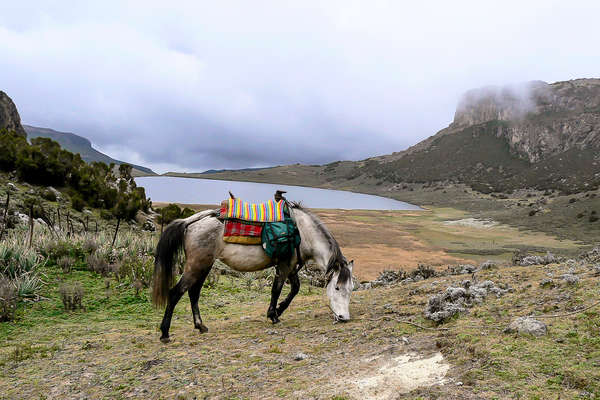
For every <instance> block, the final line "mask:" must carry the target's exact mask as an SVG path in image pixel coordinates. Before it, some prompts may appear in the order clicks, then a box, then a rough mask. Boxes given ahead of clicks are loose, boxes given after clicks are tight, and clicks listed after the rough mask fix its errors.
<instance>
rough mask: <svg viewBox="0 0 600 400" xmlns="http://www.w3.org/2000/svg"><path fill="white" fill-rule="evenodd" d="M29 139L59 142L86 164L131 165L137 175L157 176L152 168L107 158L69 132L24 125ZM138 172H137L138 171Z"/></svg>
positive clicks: (86, 140)
mask: <svg viewBox="0 0 600 400" xmlns="http://www.w3.org/2000/svg"><path fill="white" fill-rule="evenodd" d="M23 127H24V128H25V131H26V132H27V135H28V137H29V138H35V137H46V138H50V139H52V140H55V141H57V142H58V143H59V144H60V145H61V147H62V148H64V149H66V150H69V151H70V152H72V153H79V154H80V155H81V158H82V159H83V160H84V161H86V162H93V161H100V162H103V163H106V164H110V163H115V164H117V165H118V164H125V163H126V164H130V165H131V166H132V167H133V168H134V172H135V173H136V176H137V175H155V172H154V171H152V170H151V169H150V168H146V167H142V166H140V165H134V164H131V163H128V162H126V161H119V160H115V159H114V158H111V157H110V156H107V155H106V154H104V153H101V152H99V151H98V150H96V149H94V148H93V147H92V143H91V142H90V141H89V140H88V139H86V138H84V137H82V136H79V135H76V134H74V133H69V132H59V131H55V130H53V129H48V128H38V127H35V126H29V125H23ZM136 170H137V171H136Z"/></svg>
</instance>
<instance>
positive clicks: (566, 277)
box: [561, 274, 579, 285]
mask: <svg viewBox="0 0 600 400" xmlns="http://www.w3.org/2000/svg"><path fill="white" fill-rule="evenodd" d="M561 278H562V279H563V281H565V282H567V284H569V285H575V284H577V283H578V282H579V277H578V276H577V275H573V274H563V275H561Z"/></svg>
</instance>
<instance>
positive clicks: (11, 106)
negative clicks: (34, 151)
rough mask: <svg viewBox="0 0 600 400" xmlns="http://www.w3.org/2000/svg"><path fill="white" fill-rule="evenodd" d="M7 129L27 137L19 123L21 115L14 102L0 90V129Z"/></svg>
mask: <svg viewBox="0 0 600 400" xmlns="http://www.w3.org/2000/svg"><path fill="white" fill-rule="evenodd" d="M5 128H6V129H7V130H9V131H13V132H16V133H17V134H19V135H21V136H23V137H27V133H25V129H23V126H22V125H21V117H20V116H19V112H18V111H17V107H16V106H15V103H13V101H12V99H11V98H10V97H8V95H7V94H6V93H4V92H3V91H1V90H0V129H5Z"/></svg>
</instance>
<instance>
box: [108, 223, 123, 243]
mask: <svg viewBox="0 0 600 400" xmlns="http://www.w3.org/2000/svg"><path fill="white" fill-rule="evenodd" d="M120 224H121V218H117V227H116V228H115V236H113V240H112V244H111V245H110V248H111V249H112V248H113V247H115V240H117V232H119V225H120Z"/></svg>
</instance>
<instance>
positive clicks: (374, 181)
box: [170, 79, 600, 195]
mask: <svg viewBox="0 0 600 400" xmlns="http://www.w3.org/2000/svg"><path fill="white" fill-rule="evenodd" d="M170 175H176V176H196V177H202V178H206V179H231V180H243V181H255V182H267V183H280V184H291V185H307V186H319V187H327V188H338V189H346V190H357V191H363V192H370V193H389V195H392V193H394V191H395V190H396V189H394V188H398V187H403V186H404V184H411V183H423V184H427V183H434V182H440V183H443V182H448V183H451V182H455V183H464V184H468V185H470V186H471V187H472V188H474V189H476V190H478V191H481V192H486V193H489V192H493V191H497V192H501V191H507V192H511V191H513V190H515V189H521V188H536V189H540V190H547V189H557V190H560V191H562V192H563V193H575V192H582V191H587V190H592V189H597V188H598V187H599V186H600V79H577V80H572V81H565V82H556V83H552V84H548V83H545V82H542V81H533V82H528V83H525V84H520V85H512V86H506V87H485V88H481V89H475V90H471V91H469V92H467V93H466V94H465V95H464V96H463V97H462V99H461V100H460V102H459V104H458V107H457V109H456V112H455V115H454V120H453V122H452V123H451V124H450V125H449V126H448V127H446V128H444V129H442V130H440V131H439V132H437V133H436V134H435V135H433V136H431V137H429V138H427V139H425V140H423V141H422V142H420V143H418V144H416V145H414V146H412V147H410V148H408V149H406V150H404V151H401V152H396V153H392V154H388V155H382V156H377V157H372V158H369V159H366V160H362V161H336V162H332V163H329V164H326V165H320V166H319V165H310V166H309V165H299V164H296V165H287V166H281V167H273V168H269V169H263V170H259V171H242V170H239V171H224V172H216V173H212V174H204V175H202V176H200V175H199V174H176V173H171V174H170Z"/></svg>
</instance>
